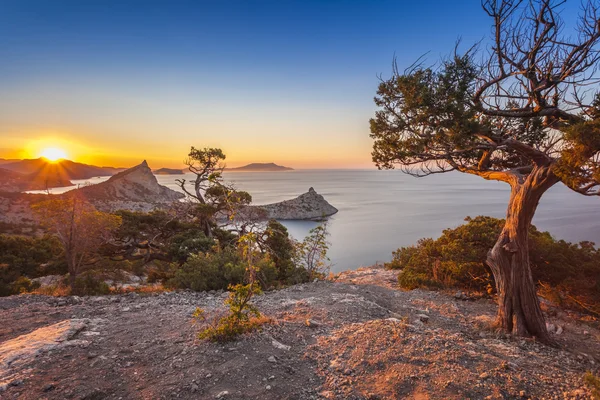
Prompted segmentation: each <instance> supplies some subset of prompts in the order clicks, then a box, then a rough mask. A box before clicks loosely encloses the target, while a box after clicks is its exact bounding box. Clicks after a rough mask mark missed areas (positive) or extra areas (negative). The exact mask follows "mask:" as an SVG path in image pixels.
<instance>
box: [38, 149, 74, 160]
mask: <svg viewBox="0 0 600 400" xmlns="http://www.w3.org/2000/svg"><path fill="white" fill-rule="evenodd" d="M40 156H41V157H44V158H45V159H47V160H48V161H50V162H57V161H58V160H62V159H65V158H67V153H66V152H65V151H64V150H63V149H61V148H58V147H46V148H45V149H42V151H41V152H40Z"/></svg>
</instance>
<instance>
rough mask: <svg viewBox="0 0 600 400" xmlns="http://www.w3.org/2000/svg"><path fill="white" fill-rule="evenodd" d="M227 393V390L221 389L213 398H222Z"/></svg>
mask: <svg viewBox="0 0 600 400" xmlns="http://www.w3.org/2000/svg"><path fill="white" fill-rule="evenodd" d="M228 395H229V392H228V391H227V390H223V391H222V392H219V394H217V395H216V396H215V399H223V398H225V397H226V396H228Z"/></svg>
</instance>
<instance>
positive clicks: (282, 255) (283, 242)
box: [263, 219, 295, 280]
mask: <svg viewBox="0 0 600 400" xmlns="http://www.w3.org/2000/svg"><path fill="white" fill-rule="evenodd" d="M263 243H264V247H265V250H266V252H267V253H268V254H269V255H270V256H271V259H272V260H273V262H274V263H275V266H276V267H277V275H278V276H277V277H278V279H280V280H286V279H288V278H289V277H290V274H291V273H292V272H293V270H294V269H295V266H294V261H293V258H294V243H293V242H292V240H291V239H290V237H289V234H288V230H287V228H286V227H285V226H283V225H282V224H280V223H279V222H277V221H276V220H274V219H272V220H269V222H268V223H267V228H266V229H265V231H264V239H263Z"/></svg>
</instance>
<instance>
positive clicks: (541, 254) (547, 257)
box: [386, 216, 600, 313]
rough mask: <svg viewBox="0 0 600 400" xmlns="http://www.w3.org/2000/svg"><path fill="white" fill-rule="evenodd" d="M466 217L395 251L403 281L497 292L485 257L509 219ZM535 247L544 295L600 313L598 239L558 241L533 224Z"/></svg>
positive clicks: (532, 246)
mask: <svg viewBox="0 0 600 400" xmlns="http://www.w3.org/2000/svg"><path fill="white" fill-rule="evenodd" d="M465 221H466V222H467V223H466V224H463V225H461V226H459V227H457V228H455V229H446V230H444V231H443V232H442V235H441V236H440V237H439V238H438V239H435V240H434V239H430V238H429V239H421V240H419V241H418V242H417V244H416V245H415V246H410V247H402V248H400V249H398V250H397V251H395V252H394V253H393V259H392V261H391V262H389V263H387V264H386V267H387V268H390V269H400V270H402V271H401V273H400V274H399V275H398V282H399V285H400V286H401V287H403V288H406V289H414V288H417V287H426V288H441V287H445V288H454V287H456V288H461V289H466V290H474V291H482V292H484V291H487V292H490V293H491V292H493V291H494V290H495V286H494V281H493V276H492V274H491V271H490V270H489V268H488V267H487V265H486V264H485V261H486V258H487V252H488V251H489V249H491V248H492V247H493V246H494V244H495V242H496V240H497V238H498V236H499V234H500V232H501V230H502V227H503V225H504V220H501V219H497V218H492V217H484V216H478V217H476V218H470V217H467V218H466V219H465ZM529 250H530V264H531V269H532V274H533V278H534V281H536V282H539V284H540V287H541V288H542V289H543V292H544V293H542V294H544V295H552V300H554V301H557V302H559V303H562V304H564V305H568V306H572V307H575V308H580V309H585V310H587V311H591V312H594V313H598V312H600V250H598V249H596V248H595V245H594V243H591V242H581V243H578V244H573V243H569V242H566V241H564V240H556V239H554V238H553V237H552V235H550V233H548V232H540V231H538V230H537V229H536V228H535V226H532V227H531V230H530V232H529Z"/></svg>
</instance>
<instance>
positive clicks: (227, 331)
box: [194, 283, 266, 343]
mask: <svg viewBox="0 0 600 400" xmlns="http://www.w3.org/2000/svg"><path fill="white" fill-rule="evenodd" d="M229 290H230V293H229V298H228V299H227V300H225V304H226V305H228V306H229V312H228V314H227V315H225V316H224V317H221V318H217V319H215V320H214V321H213V322H212V323H210V324H209V326H208V327H206V328H205V329H203V330H202V331H200V333H199V334H198V338H200V339H204V340H209V341H212V342H219V343H223V342H228V341H231V340H234V339H235V338H236V337H237V336H239V335H241V334H244V333H247V332H250V331H253V330H255V329H257V328H258V327H260V326H261V325H262V324H263V323H265V322H266V319H264V318H261V314H260V312H259V311H258V308H256V306H255V305H253V304H252V303H250V300H251V299H252V297H253V296H254V295H257V294H261V293H262V291H261V290H260V286H259V285H257V284H255V283H249V284H247V285H242V284H238V285H235V286H233V285H230V286H229ZM194 317H195V318H197V319H200V320H201V321H203V322H204V321H205V320H206V319H205V317H204V310H202V309H200V308H198V309H196V311H195V312H194Z"/></svg>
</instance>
